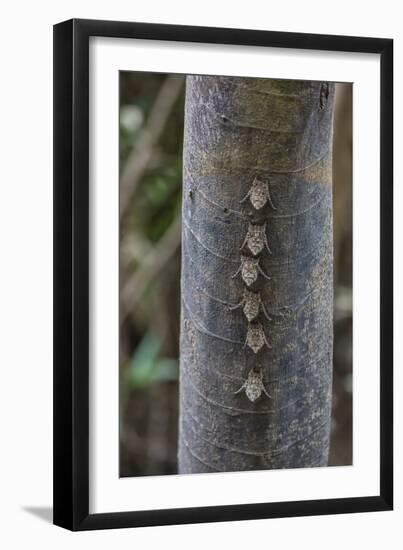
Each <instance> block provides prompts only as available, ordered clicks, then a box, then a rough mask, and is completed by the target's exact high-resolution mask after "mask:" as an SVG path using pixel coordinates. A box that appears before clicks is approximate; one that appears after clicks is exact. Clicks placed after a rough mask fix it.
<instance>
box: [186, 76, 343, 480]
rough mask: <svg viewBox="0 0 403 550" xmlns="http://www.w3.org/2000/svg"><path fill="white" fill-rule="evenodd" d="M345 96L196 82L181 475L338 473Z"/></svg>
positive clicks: (189, 119)
mask: <svg viewBox="0 0 403 550" xmlns="http://www.w3.org/2000/svg"><path fill="white" fill-rule="evenodd" d="M333 98H334V85H332V84H328V83H321V82H304V81H291V80H290V81H287V80H270V79H255V78H232V77H210V76H190V77H188V78H187V89H186V107H185V137H184V193H183V216H182V222H183V229H182V231H183V234H182V237H183V241H182V243H183V244H182V314H181V366H180V437H179V453H178V455H179V456H178V459H179V472H180V473H197V472H214V471H240V470H260V469H272V468H297V467H314V466H326V465H327V460H328V450H329V435H330V420H331V392H332V358H333V238H332V186H331V179H332V178H331V174H332V124H333ZM245 196H246V198H245ZM265 235H266V236H267V243H266V242H265ZM245 238H246V241H245ZM242 245H244V246H243V247H242ZM266 245H267V246H266ZM237 272H238V273H237ZM235 274H236V276H234V275H235ZM267 277H270V280H269V279H268V278H267ZM255 278H256V280H254V279H255ZM247 291H249V292H253V294H248V292H247ZM235 306H238V307H235ZM257 311H258V314H257V315H256V313H257ZM266 314H267V316H266ZM267 317H269V318H270V320H269V319H268V318H267ZM265 340H267V342H265ZM269 395H270V397H269Z"/></svg>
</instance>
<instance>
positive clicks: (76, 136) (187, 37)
mask: <svg viewBox="0 0 403 550" xmlns="http://www.w3.org/2000/svg"><path fill="white" fill-rule="evenodd" d="M93 36H98V37H116V38H138V39H147V40H168V41H180V42H198V43H213V44H227V45H242V46H248V45H249V46H270V47H278V48H297V49H310V50H326V51H340V52H363V53H377V54H380V56H381V79H380V81H381V128H380V136H381V153H380V154H381V158H380V182H381V188H380V198H381V201H380V205H381V212H380V214H381V235H380V237H381V241H380V242H381V261H380V266H381V268H380V269H381V273H380V278H381V279H380V280H381V288H380V292H381V295H380V300H381V301H380V306H381V314H380V338H381V349H380V365H381V369H380V416H381V418H380V421H381V422H380V426H381V431H380V490H379V494H377V495H373V496H370V497H354V498H340V499H328V500H309V501H294V502H277V503H259V504H240V505H229V506H212V507H198V508H180V509H165V510H153V511H132V512H116V513H102V514H90V513H89V290H90V288H89V252H90V250H89V207H90V204H89V181H88V174H89V39H90V37H93ZM392 117H393V40H391V39H384V38H360V37H350V36H326V35H313V34H298V33H289V32H268V31H256V30H243V29H223V28H206V27H190V26H176V25H157V24H146V23H127V22H115V21H95V20H79V19H73V20H69V21H65V22H62V23H59V24H57V25H55V26H54V523H55V524H56V525H59V526H61V527H65V528H67V529H71V530H90V529H105V528H119V527H138V526H152V525H167V524H183V523H202V522H216V521H234V520H246V519H258V518H277V517H291V516H305V515H322V514H339V513H352V512H370V511H380V510H391V509H392V507H393V356H392V349H393V143H392V141H393V118H392Z"/></svg>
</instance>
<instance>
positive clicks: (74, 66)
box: [54, 20, 393, 530]
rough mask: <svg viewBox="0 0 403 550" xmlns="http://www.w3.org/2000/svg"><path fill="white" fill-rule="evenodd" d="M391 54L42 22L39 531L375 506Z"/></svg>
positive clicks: (232, 35)
mask: <svg viewBox="0 0 403 550" xmlns="http://www.w3.org/2000/svg"><path fill="white" fill-rule="evenodd" d="M392 102H393V42H392V40H390V39H384V38H359V37H346V36H323V35H308V34H296V33H287V32H284V33H283V32H281V33H279V32H268V31H251V30H241V29H218V28H202V27H186V26H171V25H154V24H145V23H124V22H112V21H89V20H71V21H66V22H63V23H60V24H58V25H55V27H54V523H55V524H57V525H60V526H62V527H65V528H68V529H72V530H86V529H103V528H117V527H135V526H146V525H166V524H180V523H193V522H207V521H208V522H212V521H228V520H242V519H253V518H273V517H290V516H301V515H318V514H334V513H347V512H366V511H380V510H391V509H392V506H393V497H392V493H393V490H392V488H393V446H392V433H393V417H392V411H393V401H392V398H393V392H392V389H393V380H392V366H393V365H392V343H393V342H392V339H393V311H392V298H393V294H392V293H393V290H392V288H393V280H392V277H393V275H392V273H393V269H392V262H393V258H392V249H393V234H392V227H393V219H392V213H393V187H392V184H393V177H392V176H393V172H392V161H393V158H392V151H393V147H392V108H393V107H392Z"/></svg>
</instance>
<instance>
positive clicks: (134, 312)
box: [119, 72, 352, 477]
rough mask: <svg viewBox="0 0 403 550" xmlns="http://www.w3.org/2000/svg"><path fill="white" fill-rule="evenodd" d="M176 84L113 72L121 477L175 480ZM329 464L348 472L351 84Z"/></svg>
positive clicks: (339, 143) (342, 137)
mask: <svg viewBox="0 0 403 550" xmlns="http://www.w3.org/2000/svg"><path fill="white" fill-rule="evenodd" d="M184 94H185V77H184V76H180V75H165V74H155V73H135V72H121V73H120V126H119V132H120V214H121V219H120V475H121V476H122V477H124V476H141V475H163V474H174V473H176V445H177V433H178V426H177V424H178V372H179V363H178V355H179V315H180V299H179V292H180V239H181V233H180V216H181V198H182V197H181V189H182V145H183V123H184ZM333 158H334V174H333V189H334V253H335V304H334V318H335V342H334V344H335V345H334V384H333V417H332V439H331V451H330V465H347V464H351V463H352V85H350V84H337V87H336V107H335V127H334V152H333Z"/></svg>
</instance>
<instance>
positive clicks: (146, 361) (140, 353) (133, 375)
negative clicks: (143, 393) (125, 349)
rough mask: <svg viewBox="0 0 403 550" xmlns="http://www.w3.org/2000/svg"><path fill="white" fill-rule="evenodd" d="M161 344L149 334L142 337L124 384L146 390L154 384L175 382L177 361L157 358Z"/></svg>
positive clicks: (158, 339) (155, 337)
mask: <svg viewBox="0 0 403 550" xmlns="http://www.w3.org/2000/svg"><path fill="white" fill-rule="evenodd" d="M161 343H162V341H161V339H160V338H158V337H157V336H155V335H154V334H152V333H151V332H148V333H146V335H145V336H144V337H143V339H142V340H141V342H140V344H139V345H138V346H137V348H136V350H135V352H134V354H133V356H132V358H131V360H130V363H129V367H128V369H127V370H126V383H127V385H128V386H129V387H130V388H132V389H146V388H147V387H148V386H150V384H152V383H154V382H171V381H174V380H177V377H178V361H177V360H176V359H168V358H159V357H158V355H159V352H160V350H161Z"/></svg>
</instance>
